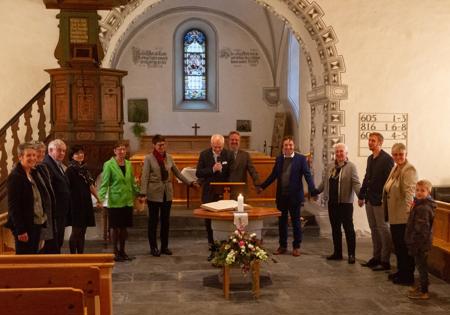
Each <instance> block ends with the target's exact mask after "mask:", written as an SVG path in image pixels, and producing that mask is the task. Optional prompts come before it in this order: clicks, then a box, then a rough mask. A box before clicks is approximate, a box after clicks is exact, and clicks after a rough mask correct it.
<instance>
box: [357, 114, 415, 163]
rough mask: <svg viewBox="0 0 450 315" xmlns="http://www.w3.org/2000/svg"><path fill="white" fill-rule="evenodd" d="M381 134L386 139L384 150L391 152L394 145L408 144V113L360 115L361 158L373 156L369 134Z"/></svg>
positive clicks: (359, 153)
mask: <svg viewBox="0 0 450 315" xmlns="http://www.w3.org/2000/svg"><path fill="white" fill-rule="evenodd" d="M371 132H379V133H381V134H382V135H383V137H384V142H383V148H384V149H385V151H387V152H390V149H391V147H392V145H393V144H394V143H397V142H401V143H404V144H405V145H406V146H407V142H408V114H407V113H359V133H358V134H359V151H358V155H359V156H369V155H370V154H371V152H370V150H369V145H368V139H369V134H370V133H371Z"/></svg>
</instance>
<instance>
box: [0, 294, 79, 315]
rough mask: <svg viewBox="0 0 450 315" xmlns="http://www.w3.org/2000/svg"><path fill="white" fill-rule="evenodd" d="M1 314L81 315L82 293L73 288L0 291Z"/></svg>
mask: <svg viewBox="0 0 450 315" xmlns="http://www.w3.org/2000/svg"><path fill="white" fill-rule="evenodd" d="M0 305H1V312H2V314H8V315H30V314H33V315H83V314H85V309H84V300H83V291H81V290H79V289H74V288H34V289H30V288H20V289H0Z"/></svg>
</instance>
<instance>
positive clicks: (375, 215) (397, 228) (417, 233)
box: [7, 131, 435, 299]
mask: <svg viewBox="0 0 450 315" xmlns="http://www.w3.org/2000/svg"><path fill="white" fill-rule="evenodd" d="M152 143H153V151H152V152H151V153H150V154H148V155H147V156H146V157H145V159H144V165H143V169H142V175H141V179H140V187H139V185H138V184H137V183H136V180H135V177H134V175H133V170H132V167H131V163H130V161H128V160H127V159H126V158H125V157H126V154H127V144H126V143H125V142H122V141H119V142H117V144H116V145H115V146H114V156H113V157H112V158H111V159H110V160H108V161H106V162H105V163H104V165H103V172H102V180H101V184H100V186H99V189H98V193H97V190H96V188H95V186H94V179H93V178H92V176H91V175H90V173H89V171H88V170H87V168H86V164H85V163H84V160H85V156H84V149H83V147H82V146H79V145H75V146H73V147H72V148H71V150H70V154H69V166H68V167H66V166H65V165H64V164H63V160H64V158H65V154H66V150H67V148H66V145H65V143H64V142H63V141H62V140H59V139H56V140H53V141H52V142H50V143H49V146H48V152H47V154H45V145H44V144H43V143H41V142H36V143H23V144H20V145H19V147H18V156H19V162H18V163H17V165H16V166H15V167H14V168H13V170H12V171H11V173H10V175H9V177H8V181H7V186H8V207H9V218H8V223H7V226H8V227H10V228H11V229H12V231H13V234H14V236H15V240H16V252H17V254H32V253H59V252H60V251H61V247H62V245H63V241H64V229H65V227H66V226H68V225H71V226H72V233H71V236H70V240H69V246H70V252H71V253H83V251H84V238H85V233H86V228H87V227H88V226H94V225H95V220H94V212H93V204H92V200H91V194H92V195H93V196H94V197H95V199H96V200H97V206H98V207H103V202H104V201H105V200H107V202H106V206H107V208H108V218H109V228H110V229H111V230H112V241H113V248H114V254H115V260H116V261H125V260H131V259H133V257H130V256H128V255H127V254H126V251H125V242H126V239H127V236H128V233H127V228H128V227H131V226H132V224H133V203H134V200H135V198H136V196H138V198H140V200H141V201H142V202H143V201H144V200H146V202H147V204H148V209H149V216H148V241H149V246H150V253H151V255H153V256H156V257H157V256H160V255H161V254H164V255H172V251H171V250H170V248H169V222H170V209H171V205H172V198H173V187H172V176H173V175H174V176H176V177H177V178H178V179H180V180H181V181H182V182H183V183H184V184H186V185H191V186H194V187H197V188H198V187H200V186H201V187H202V193H201V201H202V203H208V202H213V201H217V200H219V199H220V193H219V192H218V191H217V190H215V189H213V187H212V185H211V183H212V182H227V181H232V182H247V173H248V174H249V175H250V177H251V178H252V180H253V184H254V185H255V188H256V190H257V192H258V193H260V192H261V191H263V190H264V189H265V188H266V187H268V186H269V185H270V184H272V183H273V182H274V181H275V180H276V181H277V190H276V206H277V209H278V210H280V212H281V216H280V217H279V219H278V230H279V246H278V249H277V250H276V251H275V252H274V254H275V255H282V254H286V253H288V243H287V241H288V217H289V216H290V219H291V224H292V229H293V242H292V252H291V253H292V255H293V256H295V257H297V256H300V254H301V253H300V245H301V242H302V231H301V221H300V213H301V207H302V205H303V203H304V195H305V193H304V191H303V180H302V179H303V178H304V179H305V181H306V183H307V186H308V192H309V194H310V195H311V196H312V197H313V198H315V197H316V196H317V195H319V194H320V193H323V200H324V201H325V202H327V204H328V213H329V219H330V224H331V228H332V238H333V246H334V251H333V253H332V254H331V255H329V256H327V257H326V258H327V259H328V260H342V259H343V255H342V232H341V227H343V228H344V231H345V237H346V242H347V251H348V258H347V259H348V263H349V264H354V263H355V260H356V259H355V249H356V236H355V229H354V226H353V202H354V196H355V195H356V196H357V198H358V204H359V206H363V205H365V208H366V212H367V219H368V222H369V227H370V230H371V235H372V245H373V257H372V258H371V259H370V260H368V261H367V262H366V263H363V266H366V267H369V268H371V269H372V270H374V271H378V270H390V269H391V265H390V254H391V252H392V251H393V252H394V253H395V255H396V258H397V271H396V272H395V273H391V274H389V276H388V277H389V279H390V280H392V281H393V283H396V284H408V285H412V284H413V283H414V269H415V266H416V267H417V269H418V271H419V275H420V286H419V287H414V289H412V290H410V292H409V297H411V298H418V299H427V298H428V273H427V262H426V261H427V253H428V251H429V249H430V247H431V226H432V223H433V216H434V208H435V206H434V202H433V201H432V200H431V197H430V193H431V183H430V182H429V181H427V180H420V181H418V178H417V171H416V169H415V168H414V166H413V165H412V164H410V163H409V162H408V160H407V158H406V156H407V152H406V147H405V145H403V144H401V143H396V144H394V146H393V147H392V152H391V155H392V156H391V155H389V154H388V153H386V152H385V151H384V150H382V148H381V147H382V144H383V136H382V135H381V134H379V133H376V132H373V133H371V134H370V135H369V142H368V143H369V149H370V150H371V151H372V154H371V155H370V156H369V157H368V160H367V168H366V173H365V176H364V180H363V182H362V184H361V183H360V181H359V178H358V174H357V170H356V166H355V165H354V164H353V163H352V162H350V161H349V159H348V156H347V154H348V149H347V146H346V145H345V144H343V143H338V144H336V145H335V146H334V157H335V158H334V161H333V162H332V163H331V164H330V165H328V167H327V169H326V170H327V172H326V174H325V175H324V176H323V181H322V183H321V184H320V185H319V186H318V187H316V186H315V184H314V180H313V177H312V174H311V171H310V168H309V165H308V161H307V158H306V157H305V156H303V155H301V154H299V153H297V152H295V146H294V139H293V138H292V137H290V136H287V137H284V138H283V140H282V154H281V155H280V156H278V157H277V158H276V160H275V165H274V167H273V169H272V172H271V173H270V175H269V176H268V177H267V178H266V179H265V180H264V181H261V180H260V178H259V175H258V173H257V171H256V169H255V167H254V166H253V163H252V160H251V158H250V155H249V153H248V152H246V151H244V150H241V149H240V134H239V132H237V131H232V132H230V133H229V135H228V149H225V148H224V145H225V138H224V137H223V136H222V135H219V134H215V135H213V136H212V137H211V147H210V148H208V149H205V150H204V151H202V152H201V153H200V156H199V160H198V163H197V167H196V177H197V180H195V181H193V180H189V179H187V178H186V177H185V176H183V175H182V174H181V172H180V171H179V170H178V168H177V167H176V165H175V162H174V159H173V158H172V157H171V155H170V154H168V153H167V152H166V147H167V143H166V139H165V137H163V136H161V135H155V136H153V138H152ZM414 195H415V196H414ZM158 224H160V246H158V244H157V235H156V232H157V227H158ZM205 227H206V231H207V239H208V244H209V246H210V251H211V254H210V256H209V257H208V259H209V260H210V259H212V258H213V257H214V254H215V251H216V248H215V247H214V246H215V245H214V235H213V230H212V228H211V220H208V219H206V220H205Z"/></svg>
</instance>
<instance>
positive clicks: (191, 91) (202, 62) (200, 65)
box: [183, 29, 208, 101]
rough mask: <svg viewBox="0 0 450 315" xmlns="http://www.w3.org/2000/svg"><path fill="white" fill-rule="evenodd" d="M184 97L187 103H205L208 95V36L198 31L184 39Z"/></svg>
mask: <svg viewBox="0 0 450 315" xmlns="http://www.w3.org/2000/svg"><path fill="white" fill-rule="evenodd" d="M183 48H184V56H183V61H184V62H183V64H184V76H183V82H184V86H183V95H184V100H185V101H193V100H200V101H205V100H206V95H207V91H208V90H207V85H206V80H207V76H206V74H207V63H206V60H207V59H206V36H205V34H203V32H201V31H200V30H197V29H192V30H189V31H188V32H186V34H184V37H183Z"/></svg>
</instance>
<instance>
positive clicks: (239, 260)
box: [212, 229, 268, 273]
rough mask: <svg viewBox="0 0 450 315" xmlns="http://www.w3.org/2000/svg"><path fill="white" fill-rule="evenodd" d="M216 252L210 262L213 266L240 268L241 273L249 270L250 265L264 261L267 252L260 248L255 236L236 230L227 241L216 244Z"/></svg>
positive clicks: (259, 242) (266, 257)
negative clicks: (257, 261)
mask: <svg viewBox="0 0 450 315" xmlns="http://www.w3.org/2000/svg"><path fill="white" fill-rule="evenodd" d="M216 247H217V248H218V250H217V251H216V253H215V256H214V258H213V260H212V263H213V265H214V266H218V267H223V266H226V265H228V266H240V267H241V269H242V272H244V273H246V272H248V271H249V270H250V266H251V264H252V263H253V262H254V261H256V260H260V261H266V260H267V259H268V255H267V252H266V251H265V250H264V249H263V248H262V247H261V241H260V240H258V239H257V238H256V234H255V233H252V234H248V233H247V232H245V231H244V230H239V229H237V230H236V231H234V233H233V234H231V235H230V237H229V238H228V240H226V241H222V242H216Z"/></svg>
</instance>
